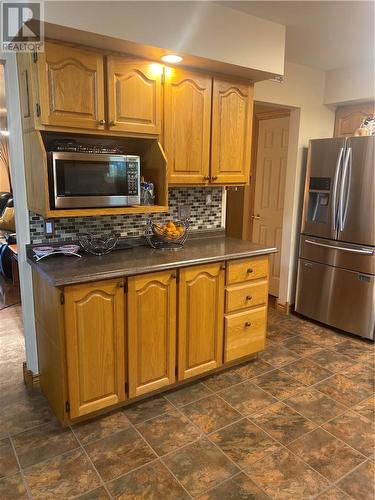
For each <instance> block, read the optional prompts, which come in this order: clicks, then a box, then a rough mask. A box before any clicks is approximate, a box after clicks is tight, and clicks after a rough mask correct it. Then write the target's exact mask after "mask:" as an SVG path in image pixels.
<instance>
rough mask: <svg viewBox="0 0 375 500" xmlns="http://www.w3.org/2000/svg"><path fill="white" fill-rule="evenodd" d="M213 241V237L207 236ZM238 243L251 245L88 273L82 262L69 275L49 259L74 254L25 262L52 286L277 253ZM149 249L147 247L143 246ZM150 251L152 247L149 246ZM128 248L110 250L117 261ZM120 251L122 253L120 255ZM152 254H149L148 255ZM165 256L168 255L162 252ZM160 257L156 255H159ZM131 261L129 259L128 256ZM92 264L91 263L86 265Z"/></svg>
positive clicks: (30, 256)
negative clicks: (57, 270) (56, 273)
mask: <svg viewBox="0 0 375 500" xmlns="http://www.w3.org/2000/svg"><path fill="white" fill-rule="evenodd" d="M210 239H211V241H212V238H210ZM220 239H221V240H223V241H230V240H231V241H233V240H234V239H232V238H226V237H225V238H220ZM237 241H238V242H240V241H241V242H242V245H243V246H245V245H246V243H248V244H249V245H251V246H252V247H253V248H251V249H250V248H249V249H243V250H238V251H233V252H228V253H226V252H225V253H221V254H220V253H219V254H217V252H214V251H213V255H212V256H204V257H201V258H199V257H198V258H197V257H192V258H188V257H187V258H183V257H182V256H181V257H182V258H179V257H178V255H179V253H178V252H176V253H175V254H170V255H176V259H175V260H174V261H171V262H156V263H155V264H154V265H153V264H150V263H149V262H148V264H147V265H145V266H142V265H135V266H132V265H131V262H129V263H127V265H126V266H124V265H123V262H122V263H120V262H119V263H118V264H115V263H114V264H113V269H108V268H107V269H104V270H103V271H100V270H96V271H93V272H88V273H85V270H84V264H85V262H82V265H83V266H82V268H81V269H79V272H77V273H74V269H73V268H74V266H72V274H70V275H68V274H69V273H67V274H66V276H61V277H57V276H54V270H53V269H52V270H51V271H49V269H48V268H49V267H51V268H52V266H53V260H52V259H60V258H64V259H75V257H52V258H51V260H49V261H48V262H43V261H42V262H40V263H38V262H36V261H35V260H34V259H33V258H32V254H31V253H30V252H28V257H27V261H28V263H29V264H30V265H31V267H32V268H33V269H35V270H36V271H37V272H38V273H39V274H40V275H41V276H42V277H43V278H44V279H45V280H46V281H47V282H48V283H49V284H50V285H52V286H55V287H63V286H68V285H76V284H79V283H90V282H93V281H101V280H106V279H115V278H124V277H129V276H135V275H138V274H146V273H151V272H158V271H167V270H169V269H176V268H182V267H187V266H193V265H200V264H208V263H210V262H212V263H214V262H221V261H223V260H225V261H227V260H234V259H241V258H246V257H254V256H257V255H267V254H271V253H276V252H277V251H278V250H277V248H274V247H263V246H260V245H257V246H258V248H254V246H255V245H254V244H252V243H250V242H244V241H242V240H237ZM146 250H148V249H146ZM149 250H150V252H152V251H153V250H152V249H151V248H150V249H149ZM128 251H129V250H117V251H115V252H113V253H112V254H115V255H116V254H117V255H118V256H119V260H121V257H122V256H123V255H124V253H125V252H128ZM121 254H122V255H121ZM150 255H151V254H150ZM165 255H168V254H165ZM106 257H107V256H106V255H104V256H102V257H95V256H88V257H87V258H88V259H90V260H91V259H105V258H106ZM158 257H159V256H158ZM129 260H130V259H129ZM77 263H78V264H80V263H79V261H78V262H77V261H76V262H75V264H77ZM89 267H91V266H89Z"/></svg>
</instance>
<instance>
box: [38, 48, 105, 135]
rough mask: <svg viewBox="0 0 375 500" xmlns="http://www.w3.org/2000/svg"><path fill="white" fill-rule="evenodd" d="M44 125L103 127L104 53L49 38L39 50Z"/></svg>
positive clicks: (40, 92) (40, 89)
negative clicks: (56, 42)
mask: <svg viewBox="0 0 375 500" xmlns="http://www.w3.org/2000/svg"><path fill="white" fill-rule="evenodd" d="M38 71H39V85H40V88H39V98H40V103H39V105H40V113H41V115H40V121H41V123H42V124H43V125H52V126H59V127H73V128H84V129H99V130H100V129H103V128H104V119H105V115H104V75H103V56H102V55H101V54H97V53H95V52H91V51H89V50H83V49H77V48H74V47H68V46H65V45H57V44H54V43H50V42H46V44H45V51H44V52H40V53H39V54H38Z"/></svg>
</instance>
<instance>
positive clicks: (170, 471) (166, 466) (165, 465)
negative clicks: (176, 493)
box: [133, 426, 193, 498]
mask: <svg viewBox="0 0 375 500" xmlns="http://www.w3.org/2000/svg"><path fill="white" fill-rule="evenodd" d="M133 427H134V430H135V431H136V432H137V434H138V435H139V436H140V437H141V439H142V440H143V441H144V442H145V443H146V445H147V446H148V447H149V448H150V449H151V450H152V452H153V453H155V455H156V456H157V457H158V460H159V461H160V462H161V463H162V464H163V465H164V467H165V468H166V469H167V470H168V471H169V473H170V474H171V475H172V476H173V477H174V479H175V480H176V481H177V484H179V485H180V486H181V488H182V489H183V490H184V491H185V492H186V494H187V495H188V496H189V497H190V498H193V497H192V495H191V494H190V493H189V492H188V490H187V489H186V488H185V486H184V485H183V484H182V483H181V481H179V479H178V478H177V477H176V475H175V474H174V473H173V472H172V470H171V469H170V468H169V467H168V465H167V464H166V463H165V462H164V460H162V458H161V457H160V456H159V455H158V454H157V453H156V452H155V451H154V450H153V448H152V447H151V445H150V444H149V443H148V442H147V440H146V439H145V438H144V436H143V435H142V434H141V432H139V430H138V429H137V428H136V427H135V426H133ZM189 444H191V443H189ZM187 446H188V445H187ZM179 449H180V448H178V449H177V450H174V451H178V450H179ZM171 453H173V452H171Z"/></svg>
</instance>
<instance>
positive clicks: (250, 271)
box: [246, 267, 254, 274]
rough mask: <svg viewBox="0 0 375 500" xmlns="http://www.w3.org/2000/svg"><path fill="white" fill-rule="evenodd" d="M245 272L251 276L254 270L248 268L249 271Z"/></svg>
mask: <svg viewBox="0 0 375 500" xmlns="http://www.w3.org/2000/svg"><path fill="white" fill-rule="evenodd" d="M246 272H247V274H251V273H252V272H254V269H253V268H252V267H249V269H248V270H247V271H246Z"/></svg>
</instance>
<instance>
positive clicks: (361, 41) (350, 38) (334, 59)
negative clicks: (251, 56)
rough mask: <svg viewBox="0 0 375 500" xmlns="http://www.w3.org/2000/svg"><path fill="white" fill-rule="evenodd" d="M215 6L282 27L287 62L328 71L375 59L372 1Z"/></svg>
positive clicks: (271, 2) (374, 11) (374, 16)
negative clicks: (228, 8)
mask: <svg viewBox="0 0 375 500" xmlns="http://www.w3.org/2000/svg"><path fill="white" fill-rule="evenodd" d="M217 3H219V4H221V5H223V4H224V5H226V6H227V7H231V8H232V9H236V10H239V11H242V12H246V13H247V14H251V15H253V16H257V17H261V18H264V19H268V20H269V21H274V22H276V23H280V24H283V25H285V26H286V27H287V29H286V60H287V61H290V62H294V63H297V64H305V65H307V66H312V67H315V68H320V69H322V70H329V69H335V68H344V67H348V66H352V65H355V64H363V63H366V62H369V61H373V60H374V58H375V50H374V45H375V35H374V22H375V3H374V2H372V1H291V2H290V1H289V2H284V1H276V2H275V1H267V0H264V1H261V2H259V1H258V2H252V1H220V2H217ZM372 64H373V63H372Z"/></svg>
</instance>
